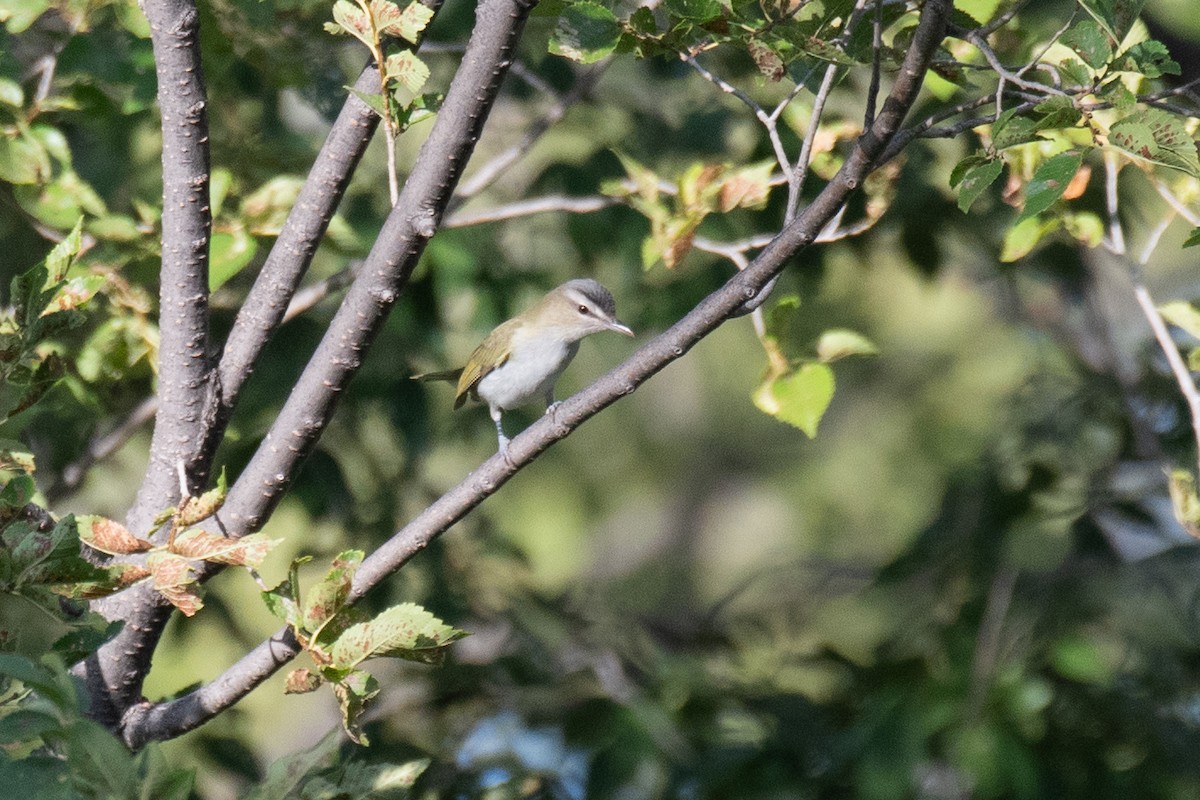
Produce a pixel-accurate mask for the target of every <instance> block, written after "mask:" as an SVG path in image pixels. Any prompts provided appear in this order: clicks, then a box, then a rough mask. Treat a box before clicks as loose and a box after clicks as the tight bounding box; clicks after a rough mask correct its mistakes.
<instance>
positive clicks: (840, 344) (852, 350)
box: [817, 328, 879, 364]
mask: <svg viewBox="0 0 1200 800" xmlns="http://www.w3.org/2000/svg"><path fill="white" fill-rule="evenodd" d="M878 352H879V348H878V347H876V346H875V343H874V342H872V341H871V340H870V339H868V338H867V337H865V336H863V335H862V334H861V333H858V332H857V331H851V330H847V329H845V328H833V329H831V330H827V331H825V332H824V333H822V334H821V338H820V339H818V340H817V358H819V359H821V362H822V363H824V364H832V363H833V362H834V361H837V360H839V359H842V358H845V357H847V356H870V355H875V354H876V353H878Z"/></svg>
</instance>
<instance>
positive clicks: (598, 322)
mask: <svg viewBox="0 0 1200 800" xmlns="http://www.w3.org/2000/svg"><path fill="white" fill-rule="evenodd" d="M616 313H617V309H616V302H615V301H614V300H613V296H612V292H610V291H609V290H608V289H605V288H604V287H603V286H601V285H600V284H599V283H598V282H596V281H594V280H592V279H591V278H575V279H574V280H569V281H567V282H566V283H564V284H562V285H561V286H559V287H557V288H555V289H553V290H551V291H550V292H547V293H546V295H545V296H544V297H543V298H542V299H541V300H539V301H538V302H537V303H535V304H534V305H533V306H531V307H530V308H528V309H527V310H525V311H523V312H521V313H520V314H518V315H517V316H515V317H513V318H512V319H510V320H508V321H507V322H502V323H501V324H500V325H499V326H497V327H496V328H495V329H494V330H493V331H492V332H491V333H489V334H488V335H487V337H486V338H485V339H484V340H483V342H482V343H481V344H480V345H479V346H478V347H476V348H475V352H473V353H471V357H470V358H468V359H467V364H466V366H464V367H462V368H461V369H451V370H445V371H442V372H427V373H423V374H421V375H414V376H412V377H413V380H419V381H437V380H443V381H451V382H455V381H456V382H457V390H456V391H455V395H454V408H455V410H457V409H459V408H461V407H462V405H463V404H464V403H465V402H466V401H467V398H468V397H469V398H471V399H473V400H480V401H482V402H484V403H486V404H487V407H488V412H489V413H490V414H491V417H492V421H493V422H494V423H496V436H497V439H498V441H499V449H500V452H501V453H502V454H504V455H505V456H507V454H508V443H509V439H508V437H507V436H505V435H504V426H503V425H502V424H501V422H500V418H501V414H502V413H503V412H505V411H509V410H511V409H513V408H517V407H519V406H523V405H526V404H527V403H530V402H532V401H534V400H537V399H538V398H542V399H544V400H545V402H546V413H547V414H550V413H552V412H553V411H554V409H555V408H557V407H558V403H557V402H555V400H554V384H555V383H556V382H557V381H558V378H559V376H560V375H562V373H563V371H564V370H565V369H566V368H567V365H568V364H570V363H571V359H573V358H574V357H575V354H576V353H577V352H579V343H580V341H581V340H582V339H583V338H584V337H585V336H589V335H591V334H593V333H600V332H602V331H615V332H616V333H622V334H624V335H626V336H633V331H632V330H631V329H630V328H629V326H628V325H625V324H624V323H622V322H620V321H619V320H618V319H617V317H616Z"/></svg>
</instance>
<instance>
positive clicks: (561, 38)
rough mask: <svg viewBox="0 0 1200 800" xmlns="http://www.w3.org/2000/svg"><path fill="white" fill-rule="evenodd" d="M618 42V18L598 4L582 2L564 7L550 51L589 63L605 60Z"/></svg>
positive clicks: (619, 34)
mask: <svg viewBox="0 0 1200 800" xmlns="http://www.w3.org/2000/svg"><path fill="white" fill-rule="evenodd" d="M620 40H621V26H620V23H618V22H617V18H616V17H615V16H614V15H613V13H612V12H611V11H609V10H608V9H607V8H605V7H604V6H602V5H600V4H599V3H592V2H586V0H585V2H581V3H575V4H573V5H571V6H569V7H568V8H567V10H566V11H564V12H563V13H562V15H561V16H560V17H559V18H558V26H557V27H556V28H555V29H554V33H553V34H551V36H550V52H551V53H553V54H554V55H557V56H563V57H564V58H569V59H571V60H572V61H578V62H580V63H581V64H591V63H593V62H596V61H599V60H600V59H602V58H605V57H606V56H608V55H609V54H610V53H612V51H613V50H615V49H616V47H617V43H618V42H619V41H620Z"/></svg>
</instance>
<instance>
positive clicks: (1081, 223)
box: [1063, 211, 1104, 247]
mask: <svg viewBox="0 0 1200 800" xmlns="http://www.w3.org/2000/svg"><path fill="white" fill-rule="evenodd" d="M1063 227H1064V228H1066V231H1067V233H1069V234H1071V236H1072V237H1073V238H1074V239H1075V240H1076V241H1079V242H1081V243H1083V244H1085V245H1087V246H1088V247H1097V246H1099V244H1100V242H1101V241H1102V240H1103V239H1104V221H1103V220H1101V219H1100V217H1099V216H1098V215H1096V214H1094V213H1092V212H1091V211H1080V212H1076V213H1069V214H1063Z"/></svg>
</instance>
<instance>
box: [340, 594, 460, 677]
mask: <svg viewBox="0 0 1200 800" xmlns="http://www.w3.org/2000/svg"><path fill="white" fill-rule="evenodd" d="M465 635H466V633H465V632H464V631H460V630H458V629H457V628H453V627H451V626H450V625H447V624H446V623H444V622H442V621H441V620H440V619H438V618H437V617H435V616H434V615H433V614H431V613H429V612H428V611H426V610H425V609H424V608H422V607H421V606H419V605H416V604H415V603H402V604H401V605H398V606H392V607H391V608H389V609H387V610H385V611H383V612H382V613H380V614H378V615H377V616H376V617H375V618H374V619H371V620H369V621H367V622H360V623H358V624H357V625H352V626H350V627H349V628H347V629H346V630H345V631H343V632H342V635H341V636H339V637H338V639H337V641H336V642H334V644H333V648H332V649H331V651H330V657H331V658H332V660H333V665H334V666H335V667H336V668H338V669H348V668H352V667H355V666H357V665H358V664H359V663H361V662H363V661H365V660H366V659H368V658H378V657H381V656H392V657H396V658H404V659H408V660H409V661H419V662H421V663H424V664H433V663H438V662H440V661H441V659H442V657H443V656H444V652H445V648H446V647H447V646H448V645H449V644H450V643H451V642H454V641H457V640H458V639H461V638H462V637H463V636H465Z"/></svg>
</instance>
